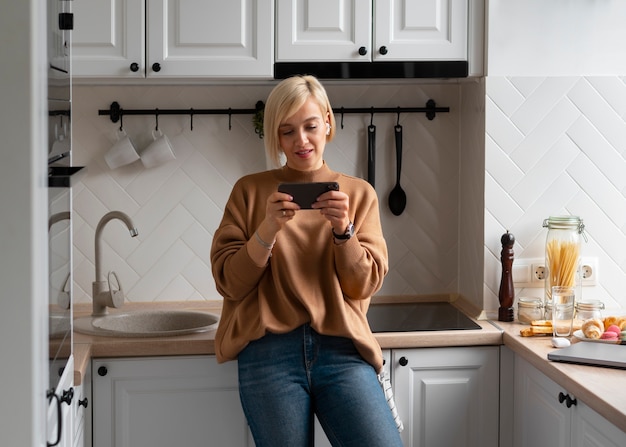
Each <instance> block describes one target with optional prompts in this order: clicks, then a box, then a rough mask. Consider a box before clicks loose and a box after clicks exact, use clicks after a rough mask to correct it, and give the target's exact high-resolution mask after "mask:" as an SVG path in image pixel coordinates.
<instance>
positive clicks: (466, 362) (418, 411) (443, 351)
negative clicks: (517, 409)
mask: <svg viewBox="0 0 626 447" xmlns="http://www.w3.org/2000/svg"><path fill="white" fill-rule="evenodd" d="M391 357H392V361H391V378H392V383H393V390H394V397H395V401H396V406H397V409H398V414H399V415H400V417H401V418H402V422H403V424H404V431H403V432H402V433H401V437H402V441H403V443H404V445H405V447H439V446H440V447H449V446H455V447H463V446H465V447H496V446H498V421H499V417H498V415H499V348H498V346H478V347H452V348H420V349H394V350H392V356H391ZM538 445H549V444H538ZM535 447H536V446H535Z"/></svg>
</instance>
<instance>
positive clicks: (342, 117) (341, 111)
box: [340, 107, 343, 129]
mask: <svg viewBox="0 0 626 447" xmlns="http://www.w3.org/2000/svg"><path fill="white" fill-rule="evenodd" d="M340 110H341V128H342V129H343V107H342V108H341V109H340Z"/></svg>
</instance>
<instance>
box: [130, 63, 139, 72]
mask: <svg viewBox="0 0 626 447" xmlns="http://www.w3.org/2000/svg"><path fill="white" fill-rule="evenodd" d="M130 71H132V72H133V73H137V72H138V71H139V64H138V63H137V62H133V63H132V64H130Z"/></svg>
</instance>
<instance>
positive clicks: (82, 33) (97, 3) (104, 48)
mask: <svg viewBox="0 0 626 447" xmlns="http://www.w3.org/2000/svg"><path fill="white" fill-rule="evenodd" d="M73 3H74V4H73V11H74V31H72V75H73V76H76V77H107V78H143V77H144V76H145V47H146V45H145V35H146V34H145V2H144V0H80V1H76V2H73ZM133 64H134V65H133Z"/></svg>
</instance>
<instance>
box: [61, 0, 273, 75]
mask: <svg viewBox="0 0 626 447" xmlns="http://www.w3.org/2000/svg"><path fill="white" fill-rule="evenodd" d="M273 17H274V16H273V2H272V0H236V1H221V0H149V1H146V0H81V1H80V2H75V5H74V31H73V36H72V40H73V43H72V69H73V76H74V77H75V78H81V77H82V78H122V79H133V78H135V79H143V78H155V79H163V78H215V77H217V78H219V77H229V78H232V77H235V78H249V77H254V78H271V76H272V63H273V26H274V19H273Z"/></svg>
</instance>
